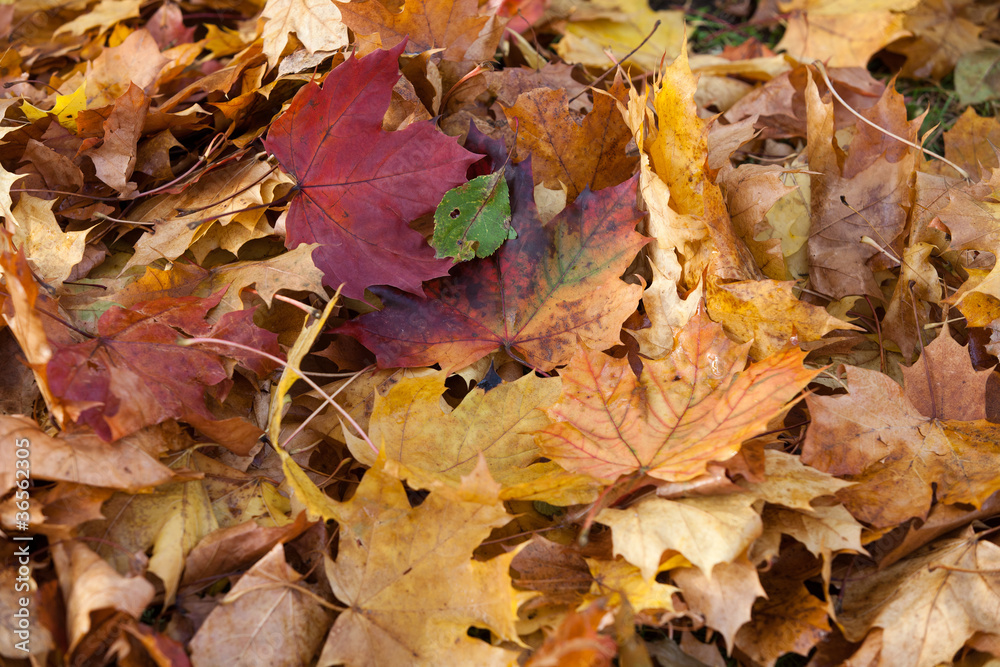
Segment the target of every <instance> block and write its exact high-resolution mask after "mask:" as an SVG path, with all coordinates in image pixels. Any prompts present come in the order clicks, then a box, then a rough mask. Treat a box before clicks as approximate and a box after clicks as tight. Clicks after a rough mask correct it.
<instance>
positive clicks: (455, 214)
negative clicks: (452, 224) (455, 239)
mask: <svg viewBox="0 0 1000 667" xmlns="http://www.w3.org/2000/svg"><path fill="white" fill-rule="evenodd" d="M461 213H462V212H461V211H459V210H458V209H457V208H456V209H453V210H452V212H451V213H449V214H448V215H449V216H451V219H452V220H454V219H455V218H457V217H458V216H459V215H461Z"/></svg>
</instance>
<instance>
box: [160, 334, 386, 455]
mask: <svg viewBox="0 0 1000 667" xmlns="http://www.w3.org/2000/svg"><path fill="white" fill-rule="evenodd" d="M199 343H200V344H206V345H228V346H230V347H235V348H236V349H238V350H243V351H244V352H252V353H254V354H259V355H260V356H262V357H264V358H265V359H270V360H271V361H273V362H275V363H276V364H278V365H279V366H281V367H283V368H288V367H289V366H288V362H287V361H285V360H284V359H281V358H280V357H276V356H274V355H273V354H269V353H267V352H264V351H263V350H258V349H257V348H255V347H250V346H249V345H243V344H242V343H234V342H233V341H231V340H222V339H220V338H200V337H199V338H181V339H180V340H178V341H177V344H178V345H197V344H199ZM293 370H294V371H295V373H296V375H298V376H299V379H301V380H302V381H303V382H305V383H306V384H308V385H309V386H310V387H312V388H313V389H315V390H316V392H317V393H318V394H319V395H320V396H322V397H323V399H324V400H325V401H326V402H327V403H329V404H330V406H331V407H332V408H333V409H334V410H336V411H337V412H339V413H340V415H341V416H342V417H343V418H344V419H346V420H347V423H348V424H350V425H351V426H353V427H354V430H356V431H357V432H358V434H359V435H360V437H361V439H362V440H364V441H365V442H367V443H368V446H369V447H371V449H372V451H373V452H375V454H376V456H377V455H378V447H376V446H375V445H374V444H373V443H372V441H371V439H369V438H368V434H367V433H365V432H364V430H363V429H362V428H361V427H360V426H358V423H357V422H356V421H354V417H352V416H351V415H350V414H348V412H347V410H345V409H344V408H343V407H342V406H341V405H340V404H339V403H337V402H336V401H335V400H333V399H332V398H330V397H329V396H327V394H326V392H324V391H323V389H322V388H321V387H320V386H319V385H318V384H316V382H315V381H314V380H313V379H312V378H310V377H308V376H306V375H303V374H301V373H300V372H299V369H297V368H293Z"/></svg>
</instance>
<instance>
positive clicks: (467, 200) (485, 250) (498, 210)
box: [431, 168, 517, 262]
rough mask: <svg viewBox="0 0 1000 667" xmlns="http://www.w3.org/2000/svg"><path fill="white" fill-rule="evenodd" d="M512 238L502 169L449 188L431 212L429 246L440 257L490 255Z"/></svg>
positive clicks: (507, 194) (461, 258)
mask: <svg viewBox="0 0 1000 667" xmlns="http://www.w3.org/2000/svg"><path fill="white" fill-rule="evenodd" d="M515 238H517V233H516V232H515V231H514V230H513V229H511V226H510V191H509V190H508V189H507V179H505V178H504V170H503V168H501V169H500V170H499V171H497V172H495V173H492V174H488V175H486V176H477V177H476V178H474V179H472V180H471V181H469V182H468V183H466V184H465V185H460V186H458V187H457V188H453V189H451V190H449V191H448V192H446V193H445V195H444V198H442V199H441V203H440V204H438V207H437V211H435V212H434V237H433V238H432V239H431V245H432V246H434V249H435V250H436V251H437V252H436V256H437V257H439V258H440V257H454V258H455V260H456V261H459V262H464V261H466V260H469V259H472V258H473V257H489V256H490V255H492V254H493V253H494V252H496V250H497V248H499V247H500V245H501V244H502V243H503V242H504V241H506V240H507V239H515Z"/></svg>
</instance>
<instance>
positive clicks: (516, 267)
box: [339, 133, 649, 370]
mask: <svg viewBox="0 0 1000 667" xmlns="http://www.w3.org/2000/svg"><path fill="white" fill-rule="evenodd" d="M469 136H470V142H471V141H476V139H474V137H475V135H474V134H471V133H470V135H469ZM480 140H481V139H480ZM467 145H469V144H468V143H467ZM495 148H496V147H495V146H493V147H490V146H487V147H486V148H485V150H488V151H490V152H491V156H492V157H493V160H494V164H498V163H499V162H498V160H497V155H496V151H495ZM502 159H503V158H500V161H502ZM530 169H531V167H530V164H529V161H527V160H526V161H524V162H521V163H519V164H517V165H515V166H514V167H512V168H508V169H507V172H508V176H507V178H508V183H509V184H510V193H511V197H510V199H511V226H512V227H513V228H514V229H515V230H516V231H517V238H516V239H512V240H509V241H507V242H506V243H504V244H503V246H502V247H501V248H500V250H499V251H497V253H496V254H494V255H493V256H491V257H487V258H484V259H477V260H473V261H470V262H464V263H463V264H461V265H460V266H457V267H455V269H454V270H453V271H452V276H450V277H448V278H442V279H440V280H434V281H432V282H429V283H426V284H425V285H424V292H425V293H426V295H427V296H426V298H421V297H417V296H414V295H412V294H404V293H402V292H399V291H396V290H390V289H383V288H378V287H376V288H373V289H372V291H373V292H374V293H375V294H376V295H378V297H379V298H380V299H381V300H382V303H383V304H384V305H385V308H384V309H383V310H381V311H379V312H375V313H369V314H367V315H363V316H361V317H360V318H358V319H357V320H353V321H351V322H348V323H347V324H346V325H345V326H343V327H342V328H341V329H340V330H339V331H341V332H343V333H347V334H349V335H351V336H354V337H356V338H357V339H358V340H360V341H361V342H362V343H363V344H364V345H365V346H366V347H367V348H368V349H370V350H372V351H373V352H375V354H376V356H377V357H378V362H379V365H380V366H382V367H401V366H408V367H409V366H430V365H432V364H436V363H439V364H441V368H442V369H444V370H454V369H456V368H462V367H464V366H467V365H469V364H471V363H473V362H474V361H476V360H477V359H480V358H481V357H484V356H486V355H487V354H489V353H490V352H492V351H494V350H496V349H497V348H499V347H503V348H504V349H506V350H507V351H509V352H510V351H512V353H513V354H514V355H515V356H516V357H519V358H521V359H523V360H524V361H525V362H526V363H527V364H529V365H531V366H534V367H536V368H540V369H542V370H549V369H551V368H553V367H555V366H559V365H561V364H565V363H566V362H567V361H569V359H570V357H572V356H573V352H574V350H575V349H576V345H577V340H579V339H582V340H583V341H584V342H585V343H587V344H588V345H593V346H595V347H600V348H601V349H604V348H607V347H611V346H612V345H615V344H617V343H618V341H619V335H620V333H621V324H622V322H624V321H625V319H626V318H627V317H628V316H629V315H630V314H632V313H633V312H634V311H635V307H636V306H637V305H638V303H639V297H640V295H641V294H642V287H640V286H639V285H629V284H626V283H624V282H623V281H622V280H621V279H620V277H619V276H621V275H622V273H623V272H624V271H625V269H627V268H628V266H629V264H630V263H631V262H632V260H633V259H634V258H635V255H636V253H637V252H638V251H639V249H640V248H641V247H642V246H643V245H645V244H646V242H647V241H648V240H649V239H646V238H644V237H643V236H641V235H640V234H638V233H636V232H635V231H634V229H635V225H636V223H637V222H638V221H639V217H640V215H639V213H638V211H636V210H635V206H634V204H635V180H634V179H632V180H629V181H627V182H625V183H622V184H621V185H618V186H615V187H613V188H606V189H604V190H601V191H599V192H590V191H588V190H584V191H583V192H582V193H580V196H579V197H577V199H576V201H574V202H573V203H572V204H570V205H569V206H567V207H566V208H565V209H563V211H562V212H561V213H560V214H559V215H558V216H556V217H555V218H553V219H552V220H551V221H550V222H549V223H548V224H546V225H542V224H541V222H539V220H538V214H537V210H536V208H535V204H534V201H533V197H532V194H531V193H532V181H531V171H530Z"/></svg>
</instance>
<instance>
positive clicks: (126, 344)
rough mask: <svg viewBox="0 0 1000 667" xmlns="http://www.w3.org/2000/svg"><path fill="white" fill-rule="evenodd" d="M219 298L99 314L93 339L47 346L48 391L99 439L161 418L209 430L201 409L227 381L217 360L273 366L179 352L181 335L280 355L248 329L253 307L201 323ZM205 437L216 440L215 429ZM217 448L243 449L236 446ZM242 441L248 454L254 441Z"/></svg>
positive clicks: (273, 341)
mask: <svg viewBox="0 0 1000 667" xmlns="http://www.w3.org/2000/svg"><path fill="white" fill-rule="evenodd" d="M221 298H222V292H221V291H220V292H217V293H216V294H215V295H214V296H212V297H208V298H204V299H202V298H198V297H179V298H162V299H157V300H155V301H147V302H145V303H140V304H137V305H136V306H134V307H133V308H131V309H128V310H126V309H124V308H120V307H118V306H113V307H112V308H110V309H108V310H107V312H105V313H104V315H102V316H101V319H100V321H99V322H98V325H97V328H98V334H99V335H98V336H97V337H95V338H92V339H90V340H86V341H83V342H80V343H75V344H70V345H64V344H63V345H57V344H55V342H54V341H53V354H52V358H51V360H50V361H49V362H48V365H47V367H46V371H47V374H48V382H49V388H50V390H51V392H52V393H53V395H54V396H55V397H56V398H57V399H61V400H62V401H64V403H65V405H66V406H67V412H68V413H69V417H70V418H71V419H72V420H73V421H75V422H77V423H84V424H87V425H89V426H90V427H91V428H93V429H94V431H95V432H96V433H97V435H99V436H100V437H101V439H103V440H105V441H113V440H117V439H118V438H121V437H123V436H125V435H128V434H129V433H133V432H134V431H138V430H139V429H141V428H142V427H144V426H149V425H150V424H159V423H160V422H163V421H166V420H167V419H182V420H185V421H189V422H191V423H193V424H194V425H196V426H198V427H199V428H201V427H202V426H205V427H208V428H210V429H211V424H213V423H215V424H218V423H219V422H217V421H216V419H215V417H214V416H213V415H212V413H211V412H210V411H209V410H208V407H207V406H206V404H205V397H206V392H207V390H208V388H209V387H212V386H214V385H218V384H219V383H220V382H222V381H223V380H226V379H227V378H228V377H229V374H228V373H227V371H226V367H225V366H224V365H223V356H221V355H224V356H225V357H228V358H231V359H237V360H239V361H240V363H241V364H242V365H244V366H246V367H247V368H249V369H251V370H253V371H254V372H255V373H257V375H258V376H263V375H266V374H267V373H269V372H270V371H271V370H273V368H274V366H273V364H272V363H271V362H269V361H266V360H264V361H262V359H261V357H260V356H259V355H255V354H251V353H248V352H242V351H239V350H235V351H234V349H233V348H231V347H223V346H200V347H199V348H194V347H184V346H182V345H179V344H178V338H182V337H183V336H182V335H181V333H179V332H184V333H186V334H188V335H191V336H212V337H215V338H221V339H224V340H229V341H232V342H234V343H241V344H243V345H248V346H251V347H254V348H256V349H258V350H263V351H266V352H269V353H271V354H279V353H280V351H279V349H278V340H277V339H278V337H277V335H276V334H273V333H271V332H268V331H265V330H263V329H260V328H258V327H257V326H256V325H254V324H253V311H251V310H242V311H238V312H231V313H226V314H225V315H224V316H223V317H222V318H221V319H220V320H219V322H218V323H216V324H215V325H214V326H213V325H211V324H209V323H208V322H206V321H205V316H206V315H207V313H208V311H209V310H211V309H212V308H214V307H215V306H216V305H217V304H218V303H219V300H220V299H221ZM213 348H214V349H213ZM216 350H217V351H216ZM211 434H212V435H213V436H215V437H216V438H218V437H219V434H218V433H217V432H216V430H215V429H212V433H211ZM258 435H259V433H258ZM220 444H225V445H227V446H232V447H236V448H237V449H242V448H243V447H242V446H241V443H236V442H222V441H220ZM242 444H245V445H247V446H246V449H249V447H250V446H252V445H253V440H250V442H248V443H242Z"/></svg>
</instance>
